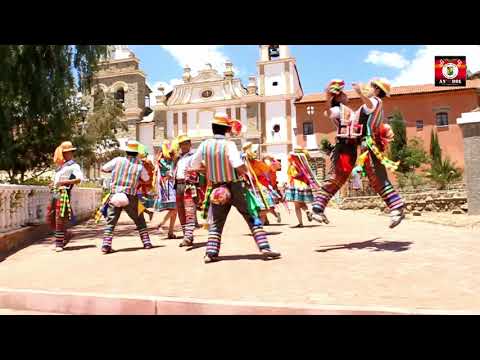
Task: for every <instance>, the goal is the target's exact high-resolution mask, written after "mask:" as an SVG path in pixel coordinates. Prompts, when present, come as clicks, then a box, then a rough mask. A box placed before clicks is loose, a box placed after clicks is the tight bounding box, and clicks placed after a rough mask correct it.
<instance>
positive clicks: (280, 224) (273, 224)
mask: <svg viewBox="0 0 480 360" xmlns="http://www.w3.org/2000/svg"><path fill="white" fill-rule="evenodd" d="M287 225H288V224H268V225H263V226H287Z"/></svg>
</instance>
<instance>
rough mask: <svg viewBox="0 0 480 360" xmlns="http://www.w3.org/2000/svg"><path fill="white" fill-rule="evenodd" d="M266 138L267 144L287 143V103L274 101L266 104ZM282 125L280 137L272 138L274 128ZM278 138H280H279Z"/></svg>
mask: <svg viewBox="0 0 480 360" xmlns="http://www.w3.org/2000/svg"><path fill="white" fill-rule="evenodd" d="M265 119H266V131H267V133H266V138H267V142H273V141H274V140H276V141H287V128H286V127H287V118H286V115H285V101H272V102H267V103H265ZM275 124H278V125H280V132H279V134H280V135H279V136H278V135H276V136H275V138H273V137H272V131H273V126H274V125H275ZM277 136H278V137H277Z"/></svg>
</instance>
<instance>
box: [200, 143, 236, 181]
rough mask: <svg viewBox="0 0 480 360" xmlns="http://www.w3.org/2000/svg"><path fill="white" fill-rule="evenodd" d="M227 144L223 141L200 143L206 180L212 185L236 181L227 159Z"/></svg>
mask: <svg viewBox="0 0 480 360" xmlns="http://www.w3.org/2000/svg"><path fill="white" fill-rule="evenodd" d="M227 144H228V141H227V140H225V139H209V140H206V141H205V142H203V143H202V157H203V159H204V161H205V165H206V167H207V172H208V173H207V176H208V180H210V181H211V182H212V183H213V184H217V183H224V182H232V181H235V180H238V176H237V174H236V172H235V169H234V168H233V167H232V165H231V164H230V160H229V159H228V147H227Z"/></svg>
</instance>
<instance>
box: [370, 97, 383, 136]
mask: <svg viewBox="0 0 480 360" xmlns="http://www.w3.org/2000/svg"><path fill="white" fill-rule="evenodd" d="M375 99H376V100H377V101H378V105H377V108H376V109H375V111H374V112H373V113H371V114H370V116H369V117H368V121H367V135H369V136H373V135H374V134H375V132H376V131H377V129H378V127H379V126H380V124H381V123H382V121H383V103H382V100H381V99H380V98H377V97H375Z"/></svg>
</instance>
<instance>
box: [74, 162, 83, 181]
mask: <svg viewBox="0 0 480 360" xmlns="http://www.w3.org/2000/svg"><path fill="white" fill-rule="evenodd" d="M72 174H73V175H75V178H76V179H80V181H83V173H82V169H80V165H78V164H74V165H72Z"/></svg>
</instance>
